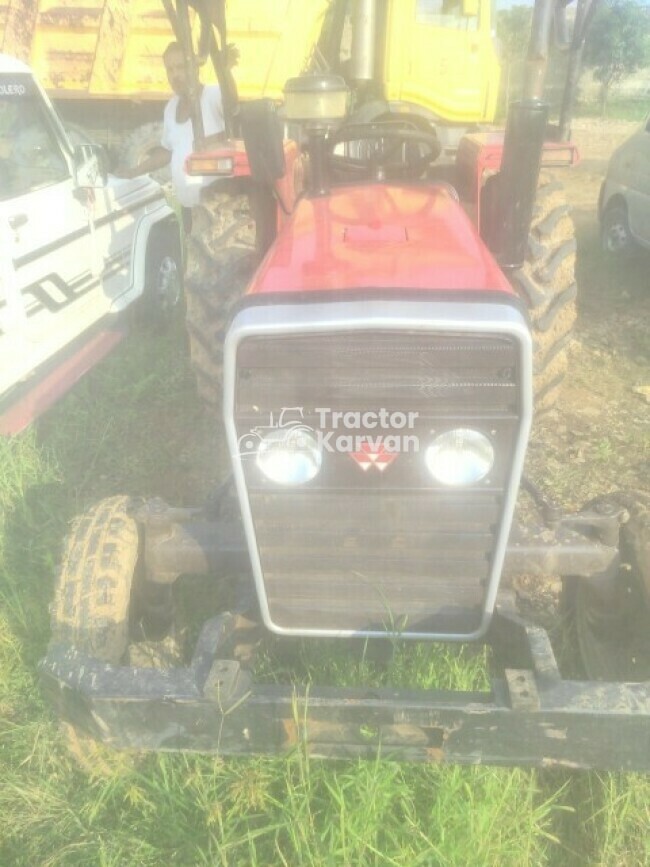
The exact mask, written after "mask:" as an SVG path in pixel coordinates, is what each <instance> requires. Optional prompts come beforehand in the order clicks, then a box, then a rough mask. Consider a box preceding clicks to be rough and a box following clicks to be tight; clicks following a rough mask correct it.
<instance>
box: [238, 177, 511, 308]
mask: <svg viewBox="0 0 650 867" xmlns="http://www.w3.org/2000/svg"><path fill="white" fill-rule="evenodd" d="M364 288H371V289H377V290H384V289H385V290H411V289H412V290H415V291H419V290H424V291H426V292H431V291H432V290H440V291H463V292H472V293H476V292H485V291H497V292H502V293H506V294H508V295H510V296H513V295H514V291H513V289H512V287H511V286H510V283H509V282H508V280H507V279H506V278H505V277H504V275H503V272H502V271H501V269H500V268H499V266H498V265H497V264H496V262H495V260H494V259H493V257H492V255H491V254H490V252H489V250H488V249H487V247H486V246H485V245H484V244H483V242H482V240H481V239H480V237H479V236H478V234H477V232H476V228H475V226H474V225H473V223H472V222H471V220H470V219H469V217H468V216H467V214H466V213H465V212H464V211H463V209H462V207H461V206H460V204H459V203H458V202H457V201H456V200H455V199H454V197H453V193H452V192H451V191H450V189H449V188H448V187H447V186H445V185H442V184H441V185H440V186H427V187H416V186H412V187H404V186H391V185H390V184H367V185H364V186H346V187H339V188H335V189H333V190H332V191H331V193H330V195H328V196H323V197H315V198H303V199H301V200H300V201H299V202H298V205H297V206H296V209H295V211H294V213H293V214H292V216H291V218H290V219H289V220H288V221H287V223H286V225H285V226H284V228H283V229H282V231H281V233H280V235H279V236H278V238H277V240H276V242H275V243H274V245H273V247H272V249H271V250H270V252H269V255H268V256H267V258H266V259H265V260H264V262H263V263H262V265H261V267H260V268H259V269H258V271H257V273H256V275H255V278H254V280H253V282H252V284H251V286H250V288H249V290H248V291H249V294H258V293H277V292H311V291H322V290H331V291H336V292H344V291H346V290H350V291H354V290H359V289H364Z"/></svg>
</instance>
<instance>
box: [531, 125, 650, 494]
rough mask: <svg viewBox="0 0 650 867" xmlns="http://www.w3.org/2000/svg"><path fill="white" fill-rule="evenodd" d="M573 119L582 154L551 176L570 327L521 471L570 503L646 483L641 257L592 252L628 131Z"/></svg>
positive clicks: (646, 301)
mask: <svg viewBox="0 0 650 867" xmlns="http://www.w3.org/2000/svg"><path fill="white" fill-rule="evenodd" d="M634 128H635V124H634V123H629V122H622V121H609V122H608V121H598V120H582V121H576V122H575V124H574V130H573V138H574V140H575V141H576V143H577V145H578V147H579V149H580V151H581V155H582V161H581V163H580V164H579V165H578V166H576V167H575V168H573V169H566V170H561V172H559V173H558V177H559V178H561V179H562V181H563V183H564V184H565V186H566V189H567V192H568V198H569V202H570V205H571V208H572V216H573V220H574V223H575V226H576V235H577V241H578V257H577V282H578V324H577V328H576V339H575V341H574V345H573V352H572V362H571V368H570V371H571V372H570V376H569V379H568V382H567V383H566V387H565V389H564V392H563V394H562V398H561V401H560V404H559V406H558V409H557V412H556V413H554V414H553V415H552V416H551V417H550V418H549V419H548V420H547V421H545V422H544V423H543V424H541V425H539V426H538V427H537V429H536V433H535V437H534V440H533V443H532V445H531V455H530V461H529V464H530V472H531V474H533V475H534V476H535V478H536V480H537V481H539V482H540V483H541V484H544V485H548V486H549V489H550V490H553V491H554V492H555V493H556V495H557V496H558V497H559V498H560V499H561V501H562V502H563V503H564V504H565V505H567V506H570V507H577V506H580V505H581V504H582V503H584V502H585V501H586V500H588V499H589V498H591V497H593V496H594V495H596V494H598V493H606V492H608V491H610V490H614V489H617V488H642V489H645V490H647V489H648V488H649V487H650V403H649V402H648V401H649V400H650V398H648V397H647V396H644V395H643V394H642V393H639V392H638V389H640V388H644V387H645V386H650V252H647V251H639V252H638V253H637V254H634V255H633V256H631V257H629V258H628V259H625V260H623V261H621V260H615V259H612V258H611V257H608V256H606V255H605V254H604V253H603V252H602V251H601V249H600V242H599V227H598V217H597V203H598V193H599V190H600V185H601V183H602V180H603V177H604V175H605V172H606V170H607V163H608V159H609V156H610V155H611V153H612V151H613V150H614V149H615V148H616V147H617V146H618V144H620V143H621V142H622V141H623V140H624V139H625V138H627V136H629V135H630V134H631V132H632V131H633V130H634Z"/></svg>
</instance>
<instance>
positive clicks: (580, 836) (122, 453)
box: [0, 332, 650, 867]
mask: <svg viewBox="0 0 650 867" xmlns="http://www.w3.org/2000/svg"><path fill="white" fill-rule="evenodd" d="M205 433H206V422H205V421H203V420H202V417H201V414H200V411H199V407H198V405H197V403H196V400H195V398H194V396H193V388H192V379H191V376H190V374H189V371H188V369H187V362H186V357H185V349H184V341H183V339H182V336H181V334H180V332H177V333H172V334H171V335H170V336H167V337H164V338H161V337H160V336H158V335H145V336H144V337H142V336H137V337H134V338H132V339H130V340H129V341H128V342H127V343H126V344H125V345H124V346H123V348H122V349H121V350H120V351H119V352H118V353H116V354H114V355H113V356H112V357H111V358H110V359H108V361H107V362H106V363H105V364H104V365H103V366H102V367H101V368H100V369H98V370H97V371H95V372H94V373H93V374H91V375H90V376H88V377H87V378H86V380H85V381H84V382H82V383H81V384H80V386H79V387H78V388H77V389H76V390H75V392H74V394H71V395H70V396H68V397H67V398H66V399H65V400H64V401H62V402H61V403H60V404H59V405H58V406H57V407H56V408H55V409H54V410H53V411H52V412H51V413H50V414H49V416H48V417H47V418H46V419H45V420H43V421H42V422H41V423H39V424H38V425H37V427H36V428H34V429H32V430H30V431H28V432H26V433H25V434H23V435H21V436H19V437H16V438H14V439H11V440H0V558H1V559H0V779H1V780H2V785H0V864H1V865H3V867H13V865H25V867H34V865H48V867H49V865H80V867H81V865H83V867H87V865H94V864H97V865H115V867H117V865H119V867H123V865H156V867H158V865H163V864H164V865H168V864H169V865H233V867H234V865H241V867H248V865H263V867H269V865H290V867H303V865H305V867H306V865H323V867H325V865H332V867H340V865H350V867H361V865H403V867H415V865H426V867H438V865H440V867H443V865H459V867H465V865H495V867H496V865H499V867H501V865H517V867H519V865H545V864H548V865H561V864H566V865H574V864H593V865H608V867H609V865H616V864H620V865H626V867H628V865H635V864H639V865H641V864H645V863H648V861H649V860H650V852H649V851H648V835H647V828H648V822H649V820H650V816H649V815H648V804H649V803H650V797H648V796H649V795H650V789H649V787H648V784H647V781H646V780H645V779H642V778H639V777H634V776H597V775H595V774H574V775H571V774H568V773H558V772H554V773H550V772H544V773H536V772H530V771H523V770H518V769H505V770H497V769H490V768H482V767H472V768H459V767H450V768H441V767H437V766H420V765H411V764H397V763H394V762H391V761H386V760H381V759H380V760H377V761H356V760H355V761H353V760H350V761H336V762H329V763H327V762H322V761H316V760H313V759H310V758H309V757H308V756H307V755H305V753H304V752H303V751H302V750H300V749H297V750H296V751H295V752H294V753H293V754H292V755H291V756H289V757H288V758H282V759H280V758H254V759H218V758H214V757H210V756H189V755H150V756H147V757H145V758H144V759H143V760H142V761H141V762H139V763H135V764H131V763H128V762H127V763H125V765H124V766H123V767H122V770H121V772H120V773H116V774H115V775H113V776H112V777H110V778H108V779H103V778H99V777H97V778H93V777H90V778H89V777H87V776H85V775H84V774H83V773H82V772H81V771H80V770H79V769H78V768H77V766H76V765H75V763H74V762H73V760H72V759H71V758H70V757H69V755H68V754H67V752H66V749H65V746H64V743H63V740H62V738H61V736H60V734H59V730H58V726H57V723H56V720H55V719H54V717H53V715H52V713H51V711H50V710H49V708H48V707H47V706H46V705H45V703H44V701H43V700H42V698H41V696H40V692H39V688H38V684H37V679H36V664H37V661H38V659H39V658H40V657H41V655H42V654H43V653H44V651H45V648H46V645H47V641H48V604H49V601H50V598H51V595H52V579H53V574H54V571H55V566H56V561H57V557H58V552H59V550H60V546H61V542H62V539H63V538H64V535H65V533H66V528H67V525H68V522H69V520H70V519H71V517H72V516H73V515H74V514H75V513H77V512H79V511H80V510H82V509H83V508H84V507H85V506H86V505H87V504H88V503H90V502H92V501H94V500H96V499H98V498H100V497H103V496H107V495H111V494H115V493H120V492H122V493H131V494H155V495H160V496H164V497H166V498H168V499H169V500H170V501H172V502H179V501H182V502H191V501H192V489H193V487H195V486H196V484H197V480H198V479H200V478H201V475H202V474H207V476H209V477H214V478H218V477H219V475H220V462H222V460H223V456H222V455H221V456H220V455H219V453H218V451H216V450H214V449H213V447H212V446H207V447H206V446H204V445H201V444H200V440H201V436H202V435H204V434H205ZM203 439H205V436H203ZM207 440H208V441H209V437H208V438H207ZM197 443H198V445H197ZM608 448H609V447H608V446H607V445H603V446H602V450H603V460H605V459H607V449H608ZM326 647H327V648H328V650H327V653H325V648H326ZM485 663H486V661H485V656H484V654H483V653H482V652H479V653H475V652H473V651H471V650H468V649H461V650H456V651H454V652H451V651H449V650H446V649H442V650H441V649H440V648H429V647H425V648H416V649H407V648H404V647H402V646H397V647H396V649H395V654H394V656H393V658H392V661H391V662H390V664H389V666H388V669H387V670H382V671H380V673H379V674H378V673H377V669H376V668H375V666H374V665H373V662H372V660H371V659H370V658H369V657H368V656H367V655H366V654H364V653H361V654H357V655H355V656H354V657H351V656H350V654H348V653H346V652H345V650H344V649H341V648H334V649H332V648H331V647H330V645H325V644H319V645H317V646H315V645H308V644H304V645H301V646H300V648H299V653H298V660H297V662H296V661H295V660H294V661H291V660H290V661H287V659H286V658H284V657H282V655H281V654H278V653H276V650H275V648H274V647H273V646H272V645H271V647H270V648H269V650H268V654H267V655H266V656H265V657H264V658H263V660H262V662H261V671H262V673H263V674H264V676H265V677H266V678H268V679H278V678H281V677H285V676H286V677H290V676H292V673H293V676H299V677H301V678H302V679H306V680H313V681H318V680H320V679H322V680H327V681H329V682H331V683H339V684H352V683H359V682H367V681H368V680H369V679H370V678H376V679H377V680H378V682H386V681H389V682H391V683H394V684H400V685H406V684H410V685H412V686H431V685H434V684H435V685H443V686H454V687H457V688H459V687H464V688H476V687H481V686H484V685H485V667H486V666H485Z"/></svg>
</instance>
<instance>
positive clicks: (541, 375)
mask: <svg viewBox="0 0 650 867" xmlns="http://www.w3.org/2000/svg"><path fill="white" fill-rule="evenodd" d="M575 261H576V240H575V228H574V226H573V221H572V220H571V217H570V216H569V207H568V205H567V201H566V196H565V194H564V190H563V188H562V186H561V184H559V183H557V182H555V181H553V180H552V179H551V178H550V177H548V176H547V175H544V174H542V175H541V176H540V180H539V186H538V188H537V198H536V201H535V209H534V212H533V220H532V223H531V227H530V234H529V236H528V251H527V255H526V261H525V263H524V265H523V267H522V268H520V269H519V270H518V271H517V272H515V273H514V274H513V275H512V278H511V280H512V284H513V286H514V288H515V290H516V291H517V294H518V295H519V296H520V297H521V298H523V300H524V301H525V302H526V305H527V307H528V313H529V316H530V321H531V327H532V336H533V394H534V408H535V412H536V414H537V416H540V415H543V414H544V413H545V412H548V411H549V410H550V409H552V408H553V407H554V406H555V404H556V401H557V399H558V395H559V393H560V390H561V387H562V384H563V381H564V378H565V376H566V374H567V370H568V354H569V348H570V343H571V339H572V336H573V328H574V325H575V321H576V297H577V286H576V278H575Z"/></svg>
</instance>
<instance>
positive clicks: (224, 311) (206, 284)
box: [185, 184, 257, 413]
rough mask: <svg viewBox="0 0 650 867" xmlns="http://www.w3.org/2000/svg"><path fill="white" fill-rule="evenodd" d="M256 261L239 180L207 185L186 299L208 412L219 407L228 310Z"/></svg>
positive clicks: (190, 243) (191, 248)
mask: <svg viewBox="0 0 650 867" xmlns="http://www.w3.org/2000/svg"><path fill="white" fill-rule="evenodd" d="M256 262H257V255H256V248H255V223H254V221H253V219H252V217H251V211H250V205H249V200H248V196H247V195H246V193H245V192H242V190H241V187H238V186H235V185H231V186H230V187H229V188H228V189H226V187H225V186H224V185H222V184H220V185H219V186H218V187H217V188H215V189H212V190H207V191H206V192H205V193H204V197H203V200H202V201H201V203H200V204H199V205H197V206H196V207H195V208H193V209H192V232H191V234H190V236H189V237H188V239H187V271H186V275H185V304H186V323H187V333H188V337H189V346H190V357H191V361H192V367H193V369H194V373H195V376H196V383H197V390H198V393H199V397H200V398H201V400H202V401H203V403H204V405H205V407H206V409H207V410H208V411H210V412H214V413H217V412H218V411H219V410H220V406H221V386H222V366H223V341H224V337H225V331H226V328H227V325H228V320H229V317H230V313H231V311H232V308H233V306H234V304H235V303H236V301H237V300H238V299H239V298H240V297H241V295H242V294H243V292H244V289H245V287H246V283H247V281H248V279H249V278H250V276H251V274H252V272H253V269H254V267H255V264H256Z"/></svg>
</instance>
